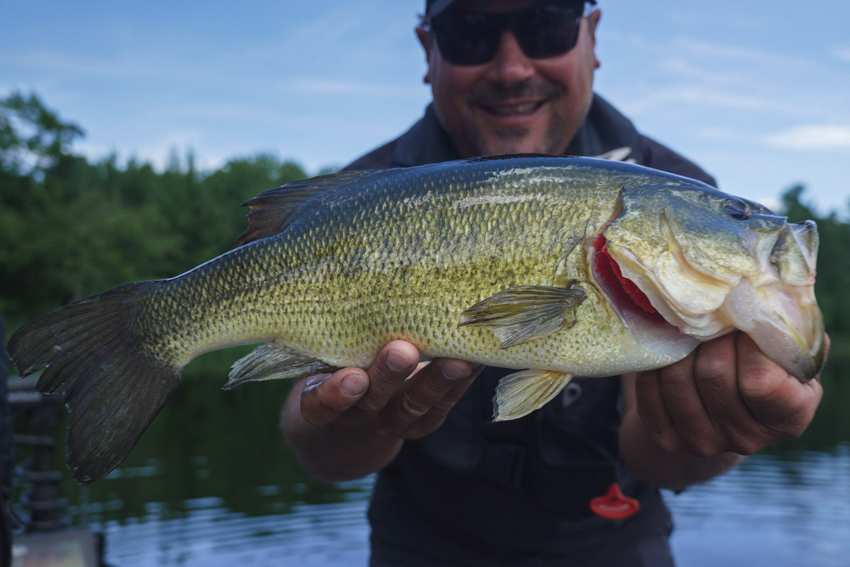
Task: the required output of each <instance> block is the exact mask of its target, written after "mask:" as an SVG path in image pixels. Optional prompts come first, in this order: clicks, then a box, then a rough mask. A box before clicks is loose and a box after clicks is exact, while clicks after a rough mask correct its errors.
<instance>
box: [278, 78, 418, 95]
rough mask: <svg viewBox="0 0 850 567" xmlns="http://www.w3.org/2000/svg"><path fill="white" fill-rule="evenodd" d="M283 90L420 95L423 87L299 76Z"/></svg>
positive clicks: (322, 92)
mask: <svg viewBox="0 0 850 567" xmlns="http://www.w3.org/2000/svg"><path fill="white" fill-rule="evenodd" d="M282 88H283V90H285V91H290V92H296V93H299V94H317V95H367V96H403V97H409V96H416V97H418V96H421V94H422V92H423V91H424V89H423V88H422V87H421V86H419V85H410V86H396V85H385V84H378V83H375V84H369V83H358V82H354V81H345V80H335V79H317V78H301V79H294V80H292V81H287V82H285V83H283V85H282Z"/></svg>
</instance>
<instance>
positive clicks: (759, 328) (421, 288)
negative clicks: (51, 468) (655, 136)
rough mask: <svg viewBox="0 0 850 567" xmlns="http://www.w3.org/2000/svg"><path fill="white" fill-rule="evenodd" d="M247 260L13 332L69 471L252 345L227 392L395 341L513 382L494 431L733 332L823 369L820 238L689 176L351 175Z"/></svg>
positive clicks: (267, 205)
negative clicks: (210, 367)
mask: <svg viewBox="0 0 850 567" xmlns="http://www.w3.org/2000/svg"><path fill="white" fill-rule="evenodd" d="M247 205H249V206H250V207H251V212H250V213H249V215H248V219H249V221H250V227H249V229H248V230H247V231H246V233H245V234H244V235H243V236H242V238H241V239H240V242H239V244H240V246H239V247H238V248H236V249H235V250H233V251H231V252H229V253H226V254H224V255H222V256H219V257H218V258H215V259H214V260H210V261H209V262H207V263H205V264H202V265H200V266H198V267H197V268H195V269H193V270H191V271H189V272H186V273H185V274H183V275H180V276H177V277H175V278H172V279H168V280H161V281H148V282H139V283H131V284H126V285H122V286H119V287H117V288H114V289H111V290H109V291H106V292H104V293H101V294H98V295H94V296H91V297H89V298H86V299H82V300H80V301H77V302H74V303H71V304H69V305H67V306H65V307H62V308H60V309H57V310H55V311H53V312H50V313H48V314H46V315H43V316H41V317H39V318H38V319H36V320H34V321H32V322H30V323H28V324H27V325H25V326H24V327H22V328H21V329H20V330H19V331H18V332H17V333H16V334H15V335H14V336H13V337H12V339H11V341H10V343H9V352H10V354H11V356H12V359H13V360H14V362H15V364H16V365H17V367H18V369H19V371H20V373H21V375H22V376H25V375H28V374H30V373H32V372H35V371H37V370H40V369H44V371H43V373H42V375H41V377H40V379H39V382H38V388H39V390H40V391H42V392H58V393H62V394H64V396H65V401H66V404H67V405H68V407H69V409H70V419H69V428H70V429H69V434H68V451H69V457H68V462H69V466H71V467H72V468H74V469H76V471H75V477H76V479H77V480H78V481H80V482H90V481H92V480H95V479H98V478H100V477H102V476H104V475H105V474H107V473H108V472H110V471H111V470H112V469H113V468H115V467H116V466H117V465H118V464H119V463H120V462H121V460H122V459H124V457H125V456H126V455H127V454H128V453H129V451H130V450H131V449H132V447H133V446H134V444H135V443H136V441H137V440H138V438H139V436H140V435H141V434H142V432H143V431H144V429H145V428H146V427H147V426H148V424H149V423H150V422H151V420H152V419H153V418H154V416H155V415H156V414H157V413H158V412H159V410H160V409H161V408H162V406H163V404H165V402H166V400H167V399H168V397H169V395H170V394H171V392H172V391H173V389H174V388H175V387H176V386H177V383H178V382H179V380H180V375H181V372H182V369H183V368H184V367H185V366H186V364H188V363H189V361H191V360H192V359H193V358H195V357H197V356H198V355H200V354H202V353H205V352H208V351H212V350H216V349H221V348H224V347H229V346H233V345H241V344H251V343H263V345H262V346H260V347H259V348H257V349H256V350H255V351H254V352H252V353H251V354H249V355H248V356H247V357H245V358H243V359H242V360H240V361H238V362H236V363H235V364H234V366H233V370H232V371H231V373H230V381H229V382H228V383H227V385H226V386H225V387H226V388H230V387H233V386H235V385H238V384H241V383H244V382H248V381H252V380H268V379H276V378H296V377H300V376H306V375H310V374H315V373H318V372H323V371H329V370H332V369H335V368H339V367H346V366H361V367H367V366H369V365H370V364H371V363H372V362H373V360H374V358H375V356H376V355H377V353H378V352H379V350H380V349H381V347H382V346H383V345H384V344H386V343H387V342H389V341H391V340H394V339H405V340H407V341H410V342H412V343H413V344H415V345H416V346H417V347H418V349H419V351H420V352H421V355H422V357H423V358H424V359H429V358H434V357H443V356H446V357H455V358H461V359H465V360H469V361H473V362H477V363H483V364H487V365H493V366H501V367H509V368H515V369H518V370H520V371H519V372H517V373H515V374H512V375H510V376H508V377H506V378H504V379H503V381H502V382H501V383H500V385H499V387H498V390H497V395H496V399H495V400H494V402H495V417H496V419H514V418H517V417H520V416H522V415H525V414H527V413H529V412H531V411H533V410H534V409H537V408H539V407H541V406H542V405H543V404H545V403H546V402H548V401H549V400H551V399H552V398H553V397H554V396H556V395H557V394H558V393H559V392H560V391H561V390H562V389H563V387H564V386H565V385H566V383H567V382H568V381H569V380H570V378H571V377H573V376H582V377H590V376H596V377H601V376H613V375H618V374H622V373H625V372H631V371H640V370H648V369H653V368H659V367H663V366H666V365H669V364H672V363H673V362H676V361H678V360H680V359H682V358H684V357H685V356H686V355H687V354H688V353H690V352H691V351H692V350H693V349H694V348H695V347H696V346H697V345H698V344H699V342H700V341H707V340H709V339H712V338H714V337H718V336H720V335H723V334H725V333H729V332H731V331H733V330H734V329H740V330H742V331H744V332H746V333H748V334H749V335H750V336H752V338H753V339H754V340H755V342H756V343H757V344H758V345H759V347H760V348H761V349H762V350H763V351H764V352H765V353H766V354H767V355H768V356H769V357H770V358H772V359H773V360H775V361H776V362H777V363H778V364H780V365H781V366H782V367H783V368H785V369H786V370H787V371H788V372H789V373H790V374H793V375H794V376H796V377H797V378H798V379H800V380H803V381H805V380H808V379H810V378H812V377H813V376H815V375H816V374H817V372H818V371H819V369H820V366H821V364H822V361H823V323H822V318H821V314H820V311H819V309H818V306H817V303H816V301H815V297H814V278H815V261H816V256H817V247H818V237H817V229H816V227H815V225H814V223H812V222H804V223H800V224H789V223H787V222H786V219H785V218H784V217H780V216H777V215H776V214H774V213H773V212H771V211H770V210H768V209H766V208H765V207H763V206H761V205H758V204H756V203H752V202H749V201H746V200H744V199H739V198H736V197H732V196H729V195H726V194H724V193H721V192H719V191H717V190H716V189H714V188H712V187H710V186H708V185H705V184H703V183H700V182H698V181H694V180H692V179H687V178H683V177H678V176H675V175H671V174H667V173H662V172H659V171H655V170H652V169H648V168H645V167H641V166H637V165H630V164H623V163H615V162H609V161H604V160H596V159H586V158H553V157H530V156H520V157H507V156H505V157H495V158H480V159H473V160H467V161H462V162H450V163H443V164H436V165H428V166H423V167H414V168H408V169H393V170H385V171H364V172H345V173H340V174H336V175H331V176H325V177H318V178H314V179H309V180H306V181H301V182H297V183H291V184H289V185H285V186H283V187H280V188H278V189H273V190H271V191H267V192H265V193H263V194H261V195H259V196H258V197H256V198H254V199H252V200H250V201H248V202H247Z"/></svg>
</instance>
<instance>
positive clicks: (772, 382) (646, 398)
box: [636, 333, 829, 458]
mask: <svg viewBox="0 0 850 567" xmlns="http://www.w3.org/2000/svg"><path fill="white" fill-rule="evenodd" d="M826 340H827V349H828V348H829V339H828V338H827V339H826ZM636 388H637V411H638V414H639V415H640V417H641V420H642V421H643V423H644V425H645V426H646V429H647V431H648V432H649V434H650V436H651V437H652V439H653V441H655V442H656V443H657V444H658V445H660V446H661V447H662V448H664V449H666V450H667V451H670V452H679V451H684V452H687V453H691V454H693V455H696V456H698V457H704V458H710V457H715V456H717V455H720V454H721V453H726V452H733V453H738V454H739V455H751V454H753V453H755V452H756V451H758V450H760V449H762V448H763V447H765V446H766V445H769V444H770V443H773V442H775V441H780V440H783V439H791V438H795V437H799V436H800V435H802V433H803V431H805V430H806V427H808V425H809V423H811V421H812V418H814V415H815V410H816V409H817V407H818V404H819V403H820V400H821V396H822V395H823V390H822V389H821V385H820V381H819V380H817V379H814V380H811V381H809V382H807V383H805V384H801V383H800V382H799V381H798V380H797V379H796V378H794V377H793V376H790V375H789V374H788V373H787V372H785V371H784V370H783V369H782V368H781V367H780V366H779V365H777V364H776V363H774V362H773V361H772V360H770V359H769V358H767V357H766V356H765V355H764V354H763V353H762V352H761V350H760V349H759V348H758V347H757V346H756V344H755V343H754V342H753V340H752V339H751V338H750V337H749V336H747V335H746V334H744V333H735V334H732V335H726V336H724V337H720V338H718V339H715V340H712V341H709V342H707V343H704V344H702V345H700V347H699V348H698V349H697V350H696V351H694V352H693V353H691V354H690V355H689V356H687V357H686V358H685V359H684V360H681V361H679V362H677V363H676V364H673V365H671V366H668V367H666V368H662V369H660V370H653V371H650V372H642V373H640V374H638V377H637V385H636Z"/></svg>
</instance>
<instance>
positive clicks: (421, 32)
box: [416, 26, 434, 84]
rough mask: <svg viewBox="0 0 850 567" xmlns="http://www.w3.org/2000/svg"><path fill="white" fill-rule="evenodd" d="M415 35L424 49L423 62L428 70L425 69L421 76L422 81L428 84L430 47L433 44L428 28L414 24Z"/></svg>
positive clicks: (429, 79)
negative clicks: (423, 74)
mask: <svg viewBox="0 0 850 567" xmlns="http://www.w3.org/2000/svg"><path fill="white" fill-rule="evenodd" d="M416 37H418V38H419V43H420V44H422V49H424V50H425V64H426V65H427V66H428V70H427V71H425V76H424V77H423V78H422V82H423V83H425V84H428V83H430V82H431V77H430V75H431V49H432V48H433V46H434V45H433V41H432V39H431V35H430V34H429V33H428V30H426V29H425V28H424V27H422V26H416Z"/></svg>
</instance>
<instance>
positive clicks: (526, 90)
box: [462, 78, 574, 155]
mask: <svg viewBox="0 0 850 567" xmlns="http://www.w3.org/2000/svg"><path fill="white" fill-rule="evenodd" d="M563 96H565V93H564V89H563V88H562V87H561V86H559V85H557V84H555V83H552V82H550V81H546V80H543V79H540V78H536V79H529V80H526V81H522V82H519V83H513V84H510V85H502V84H498V83H487V84H484V85H482V86H481V87H480V88H478V89H476V90H475V91H473V92H471V93H470V95H469V97H468V98H467V109H469V111H470V113H474V112H475V111H476V107H478V109H480V107H481V106H486V105H488V104H493V103H499V102H502V101H505V100H511V99H521V98H536V97H540V98H542V99H543V100H545V103H544V104H546V105H549V109H548V110H549V112H550V113H551V115H550V117H549V120H548V122H547V124H546V130H545V132H544V134H543V137H542V139H541V140H540V141H539V142H538V143H536V144H534V145H532V146H528V145H526V142H527V139H528V137H529V136H530V135H532V131H531V128H529V127H527V126H515V127H506V128H496V129H495V130H491V131H490V132H489V133H485V132H484V131H483V129H481V128H475V127H473V128H470V129H468V130H466V131H464V132H463V134H462V135H463V137H465V138H466V140H464V142H465V143H464V144H463V145H465V146H467V147H471V148H472V150H473V151H474V152H475V154H476V155H493V154H501V153H540V154H548V155H560V154H562V153H563V152H564V151H565V150H566V147H567V144H569V142H570V140H569V139H565V138H566V137H567V136H569V137H570V138H572V134H574V132H572V133H569V132H568V130H569V129H570V126H569V124H568V120H567V118H566V117H565V116H563V115H562V114H561V113H560V112H558V108H559V107H558V105H557V102H558V101H559V100H560V98H561V97H563ZM479 111H481V112H484V111H483V110H479ZM469 122H470V124H474V122H475V121H474V119H472V116H470V120H469Z"/></svg>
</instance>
